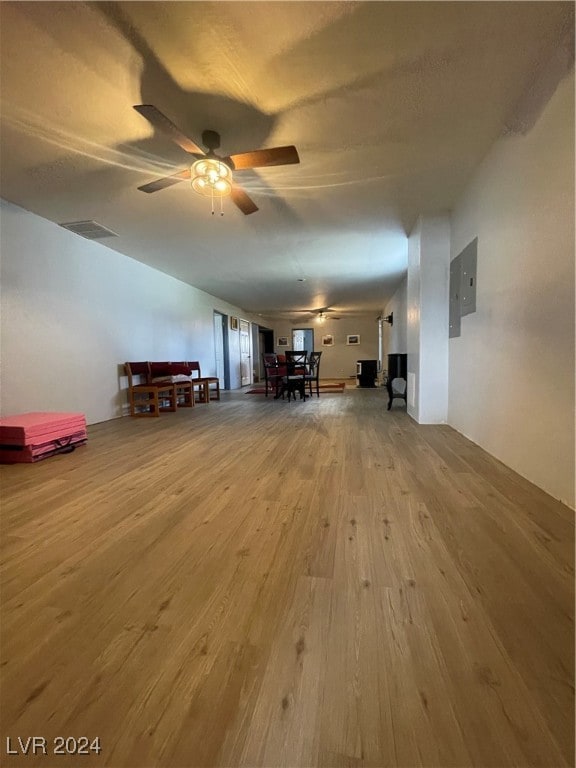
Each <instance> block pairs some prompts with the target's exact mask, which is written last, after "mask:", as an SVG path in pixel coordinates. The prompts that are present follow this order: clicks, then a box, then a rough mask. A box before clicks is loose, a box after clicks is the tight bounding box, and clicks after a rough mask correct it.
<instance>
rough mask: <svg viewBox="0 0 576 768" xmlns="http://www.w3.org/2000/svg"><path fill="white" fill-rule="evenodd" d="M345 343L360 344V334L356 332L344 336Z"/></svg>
mask: <svg viewBox="0 0 576 768" xmlns="http://www.w3.org/2000/svg"><path fill="white" fill-rule="evenodd" d="M346 344H360V336H358V334H357V333H352V334H351V335H350V336H346Z"/></svg>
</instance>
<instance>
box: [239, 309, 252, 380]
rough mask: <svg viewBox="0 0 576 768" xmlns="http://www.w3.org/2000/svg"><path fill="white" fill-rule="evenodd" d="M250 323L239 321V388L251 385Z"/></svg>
mask: <svg viewBox="0 0 576 768" xmlns="http://www.w3.org/2000/svg"><path fill="white" fill-rule="evenodd" d="M250 348H251V344H250V323H249V322H248V320H240V386H242V387H245V386H247V385H248V384H252V368H251V365H250V362H251V359H252V358H251V354H250Z"/></svg>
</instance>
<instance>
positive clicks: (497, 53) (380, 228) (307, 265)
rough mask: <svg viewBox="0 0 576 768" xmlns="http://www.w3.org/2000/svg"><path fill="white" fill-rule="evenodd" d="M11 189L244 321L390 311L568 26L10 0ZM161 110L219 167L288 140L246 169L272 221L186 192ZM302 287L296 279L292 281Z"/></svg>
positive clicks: (6, 106)
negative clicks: (283, 153)
mask: <svg viewBox="0 0 576 768" xmlns="http://www.w3.org/2000/svg"><path fill="white" fill-rule="evenodd" d="M0 22H1V48H0V56H1V97H2V102H1V110H0V117H1V120H2V125H1V128H2V131H1V143H2V146H1V149H2V152H1V156H0V162H1V166H0V172H1V192H2V196H3V197H5V198H7V199H8V200H10V201H12V202H14V203H16V204H18V205H21V206H23V207H24V208H27V209H29V210H31V211H33V212H35V213H37V214H39V215H41V216H44V217H46V218H47V219H50V220H52V221H55V222H69V221H74V220H83V219H95V220H96V221H98V222H99V223H101V224H103V225H104V226H106V227H108V228H109V229H111V230H113V231H114V232H117V233H118V234H119V237H118V238H117V239H114V240H108V241H104V242H105V244H106V245H108V246H109V247H111V248H114V249H115V250H118V251H120V252H121V253H125V254H127V255H129V256H132V257H133V258H135V259H138V260H139V261H142V262H145V263H147V264H150V265H152V266H154V267H156V268H158V269H160V270H162V271H164V272H167V273H169V274H171V275H174V276H175V277H178V278H180V279H181V280H184V281H186V282H189V283H191V284H192V285H195V286H197V287H199V288H202V289H203V290H206V291H208V292H209V293H212V294H214V295H216V296H219V297H221V298H223V299H227V300H228V301H230V302H232V303H234V304H236V305H239V306H241V307H243V308H245V309H246V310H249V311H254V312H263V313H266V312H267V311H270V310H291V309H302V308H305V307H323V306H335V307H337V308H339V309H342V310H348V311H366V310H373V309H374V310H378V309H380V308H381V307H382V306H383V304H384V302H385V300H386V298H387V296H389V295H390V294H391V292H392V291H393V290H394V289H395V287H396V285H397V283H398V280H399V278H400V276H401V275H402V273H403V271H404V270H405V267H406V244H405V235H406V233H407V232H408V231H409V229H410V228H411V226H412V224H413V223H414V221H415V218H416V216H417V215H418V213H420V212H430V211H439V210H447V209H450V208H451V206H452V205H453V203H454V201H455V199H456V198H457V196H458V194H459V192H460V191H461V190H462V188H463V185H464V184H465V183H466V181H467V179H468V178H469V176H470V174H471V172H472V170H473V169H474V168H475V166H477V164H478V163H479V162H480V161H481V159H482V157H483V155H484V154H485V153H486V151H487V150H488V148H489V147H490V145H491V144H492V142H493V141H494V140H495V139H496V138H497V137H498V136H499V135H500V134H502V132H503V131H506V130H512V129H515V130H518V126H525V123H526V120H524V122H523V121H522V119H519V110H520V111H521V110H522V105H523V104H525V103H526V94H527V93H532V99H531V101H530V105H531V109H532V111H534V110H535V109H536V110H537V109H538V106H539V105H538V99H537V98H535V97H534V91H535V89H536V88H537V84H538V82H540V79H539V78H540V73H541V71H542V68H543V66H545V63H546V62H547V61H548V60H549V58H550V55H551V53H552V52H553V51H554V50H555V49H557V47H558V45H559V44H560V43H561V42H562V40H564V39H565V37H566V33H567V30H570V29H572V27H573V4H572V3H556V2H527V3H524V2H439V3H437V2H405V3H403V2H367V3H363V2H336V3H323V2H230V3H228V2H209V3H204V2H190V3H188V2H128V3H76V2H63V3H51V2H39V3H27V2H14V3H12V2H2V3H0ZM139 103H149V104H154V105H155V106H156V107H157V108H158V109H160V110H161V111H162V112H164V113H165V114H166V115H167V116H168V117H169V118H170V119H171V120H172V121H173V122H174V123H176V124H177V125H178V126H179V127H180V128H181V129H182V130H183V131H184V132H185V133H186V134H188V135H189V136H191V137H192V138H193V139H194V140H195V141H196V142H198V143H200V137H201V133H202V131H203V130H204V129H206V128H210V129H215V130H217V131H219V133H220V134H221V136H222V147H221V150H220V151H221V153H222V154H228V153H234V152H242V151H248V150H251V149H257V148H259V147H267V146H277V145H283V144H295V145H296V146H297V148H298V151H299V154H300V159H301V163H300V165H294V166H286V167H277V168H269V169H265V170H259V171H244V172H241V173H237V174H236V176H235V179H236V181H238V182H240V183H241V184H242V185H243V186H244V187H245V189H246V190H247V191H248V192H249V194H250V195H251V196H252V198H253V199H254V200H255V202H256V203H257V205H258V206H259V208H260V210H259V211H258V212H257V213H255V214H253V215H251V216H243V215H242V214H241V213H240V212H239V211H238V210H237V209H236V208H235V207H234V206H233V205H232V204H231V203H230V202H229V201H227V202H226V203H225V215H224V216H223V217H219V216H215V217H212V216H211V215H210V205H209V202H208V201H206V200H205V199H203V198H201V197H199V196H197V195H196V194H195V193H194V192H193V191H192V190H191V188H190V185H189V183H186V182H183V183H181V184H179V185H176V186H174V187H171V188H168V189H165V190H162V191H159V192H157V193H154V194H151V195H147V194H144V193H142V192H139V191H138V190H137V187H138V186H139V185H140V184H143V183H146V182H148V181H152V180H153V179H154V178H156V177H158V176H164V175H167V174H169V173H173V172H175V171H177V170H179V169H182V168H184V167H186V165H187V164H188V163H189V160H188V156H187V155H186V154H185V153H184V152H183V151H182V150H181V149H179V148H178V147H177V146H176V145H175V144H173V143H172V142H171V141H170V140H169V139H168V138H167V137H166V136H164V135H162V134H159V133H155V132H154V130H153V129H152V128H151V126H150V125H149V124H148V123H147V121H146V120H144V118H142V117H141V116H140V115H139V114H138V113H136V112H135V111H134V110H133V109H132V105H133V104H139ZM298 278H305V282H300V281H298Z"/></svg>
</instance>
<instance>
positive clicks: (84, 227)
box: [58, 221, 118, 240]
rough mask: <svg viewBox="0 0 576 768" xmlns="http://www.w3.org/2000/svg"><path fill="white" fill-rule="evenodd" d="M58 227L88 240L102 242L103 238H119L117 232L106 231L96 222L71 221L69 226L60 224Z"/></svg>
mask: <svg viewBox="0 0 576 768" xmlns="http://www.w3.org/2000/svg"><path fill="white" fill-rule="evenodd" d="M58 226H60V227H64V229H69V230H70V232H74V233H75V234H76V235H80V236H81V237H85V238H86V239H87V240H101V239H102V238H103V237H118V235H117V234H116V232H112V230H111V229H106V227H103V226H102V224H98V222H96V221H70V222H68V223H67V224H59V225H58Z"/></svg>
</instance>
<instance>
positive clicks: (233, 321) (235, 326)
mask: <svg viewBox="0 0 576 768" xmlns="http://www.w3.org/2000/svg"><path fill="white" fill-rule="evenodd" d="M230 329H231V330H232V331H237V330H238V318H237V317H230Z"/></svg>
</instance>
